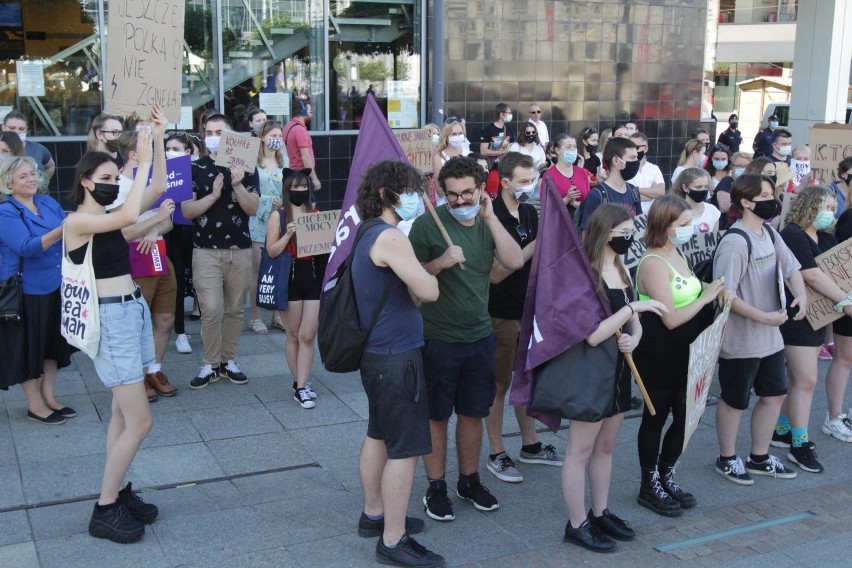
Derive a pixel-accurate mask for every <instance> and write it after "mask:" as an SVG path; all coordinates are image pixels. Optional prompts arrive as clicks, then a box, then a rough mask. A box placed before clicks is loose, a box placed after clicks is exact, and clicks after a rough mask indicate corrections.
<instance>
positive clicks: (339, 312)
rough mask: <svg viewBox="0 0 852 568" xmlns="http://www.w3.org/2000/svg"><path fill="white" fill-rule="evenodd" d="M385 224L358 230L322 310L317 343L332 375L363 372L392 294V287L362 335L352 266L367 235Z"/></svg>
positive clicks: (368, 223)
mask: <svg viewBox="0 0 852 568" xmlns="http://www.w3.org/2000/svg"><path fill="white" fill-rule="evenodd" d="M382 222H383V221H382V220H381V219H368V220H366V221H364V222H363V223H361V225H360V226H359V227H358V232H357V233H356V234H355V241H354V242H353V243H352V250H351V251H350V253H349V257H348V258H347V259H346V260H345V261H344V262H343V266H342V270H341V271H340V272H339V275H338V278H337V283H336V284H334V288H332V289H331V291H330V292H329V293H328V296H326V298H325V301H324V302H323V305H322V310H320V315H319V329H318V330H317V343H318V344H319V352H320V358H321V359H322V364H323V366H324V367H325V368H326V369H327V370H329V371H331V372H332V373H351V372H352V371H357V370H358V369H359V367H360V366H361V355H362V354H363V353H364V345H365V344H366V343H367V338H368V337H369V336H370V331H371V330H372V329H373V326H375V325H376V320H378V318H379V314H381V312H382V307H383V306H384V304H385V301H386V300H387V297H388V292H389V291H390V286H386V287H385V290H384V292H383V293H382V297H381V299H380V300H379V303H378V305H377V306H376V311H375V312H374V313H373V317H372V319H371V320H370V326H369V327H368V328H367V329H366V330H365V331H361V319H360V317H359V314H358V303H357V301H356V298H355V284H354V283H353V282H352V266H351V265H352V260H353V259H354V258H355V251H356V250H357V249H358V242H359V241H360V240H361V236H362V235H363V234H364V231H366V230H367V229H368V228H370V227H374V226H376V225H378V224H380V223H382Z"/></svg>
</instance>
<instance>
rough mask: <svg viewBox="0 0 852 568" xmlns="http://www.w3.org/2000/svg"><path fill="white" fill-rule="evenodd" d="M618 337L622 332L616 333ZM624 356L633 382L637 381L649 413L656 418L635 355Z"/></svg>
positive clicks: (627, 354) (625, 354)
mask: <svg viewBox="0 0 852 568" xmlns="http://www.w3.org/2000/svg"><path fill="white" fill-rule="evenodd" d="M615 336H616V337H619V338H620V337H621V332H620V331H616V332H615ZM622 355H624V359H625V360H626V361H627V366H628V367H630V372H632V373H633V380H634V381H636V386H637V387H639V392H641V393H642V398H643V399H644V400H645V406H647V407H648V412H650V413H651V416H656V415H657V411H656V409H655V408H654V404H653V403H652V402H651V397H650V396H648V391H647V390H645V383H643V382H642V377H640V376H639V371H638V370H637V369H636V363H634V362H633V355H632V354H630V353H622Z"/></svg>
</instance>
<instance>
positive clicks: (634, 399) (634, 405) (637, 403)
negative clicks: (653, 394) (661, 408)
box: [630, 396, 642, 410]
mask: <svg viewBox="0 0 852 568" xmlns="http://www.w3.org/2000/svg"><path fill="white" fill-rule="evenodd" d="M640 408H642V399H641V398H639V397H638V396H631V397H630V410H639V409H640Z"/></svg>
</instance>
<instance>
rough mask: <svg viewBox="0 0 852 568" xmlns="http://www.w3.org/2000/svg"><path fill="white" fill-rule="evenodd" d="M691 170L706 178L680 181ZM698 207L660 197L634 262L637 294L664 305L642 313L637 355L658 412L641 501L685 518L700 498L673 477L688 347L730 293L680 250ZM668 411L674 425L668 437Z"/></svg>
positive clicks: (651, 419)
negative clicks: (704, 277)
mask: <svg viewBox="0 0 852 568" xmlns="http://www.w3.org/2000/svg"><path fill="white" fill-rule="evenodd" d="M687 172H701V173H702V177H703V178H704V180H705V182H706V181H707V176H706V173H705V172H703V171H701V170H698V169H697V168H690V169H687V170H684V173H682V174H681V175H680V176H678V179H681V180H682V179H683V178H684V176H686V175H687ZM699 179H700V178H699ZM703 191H706V186H705V189H704V190H703ZM694 207H695V201H694V200H691V202H687V201H686V200H684V199H682V198H681V197H678V196H676V195H664V196H663V197H659V198H657V199H655V200H654V203H653V205H651V209H650V210H649V211H648V224H647V227H646V229H645V244H646V245H647V246H648V250H647V251H646V253H645V254H644V255H643V256H642V258H641V259H640V260H639V264H638V266H637V268H636V289H637V291H638V292H639V299H640V300H648V299H654V300H657V301H659V302H660V303H662V304H663V305H664V306H665V307H666V310H665V312H664V313H663V314H662V315H657V314H653V313H645V314H642V318H641V320H642V331H643V333H642V341H640V342H639V347H638V348H637V349H636V351H635V353H634V357H635V359H636V367H637V369H638V370H639V374H640V375H641V376H642V380H643V382H644V383H645V388H646V389H647V390H648V396H649V397H650V399H651V403H653V405H654V408H655V409H656V411H657V413H656V415H654V416H651V413H650V412H649V410H648V407H647V406H646V407H645V410H644V412H643V414H642V424H641V426H640V427H639V436H638V446H639V466H640V467H641V468H642V484H641V486H640V489H639V498H638V502H639V504H640V505H642V506H643V507H647V508H649V509H651V510H652V511H654V512H655V513H659V514H660V515H665V516H667V517H676V516H679V515H681V514H682V513H683V509H688V508H690V507H694V506H695V504H696V502H695V498H694V497H693V496H692V494H690V493H687V492H685V491H683V490H681V489H680V487H678V485H677V484H676V483H675V481H674V469H675V465H676V464H677V460H678V459H679V458H680V454H681V451H682V450H683V438H684V430H685V427H686V394H687V393H686V386H687V374H688V372H689V345H690V343H692V342H693V341H695V338H696V337H698V335H699V334H700V333H701V332H702V331H704V328H706V327H707V326H708V325H709V324H710V323H711V322H712V321H713V310H712V306H711V304H712V302H713V301H714V300H716V299H717V298H720V299H721V301H723V302H724V301H727V300H728V297H729V296H730V292H723V291H722V283H723V282H722V280H717V281H715V282H713V283H712V284H702V283H701V280H699V279H698V278H697V277H696V276H695V274H693V273H692V270H691V269H690V267H689V265H688V264H687V262H686V259H685V258H684V256H683V254H682V253H681V252H680V250H679V249H678V247H679V246H680V245H681V244H684V243H685V242H687V241H688V240H689V239H691V238H692V235H693V231H694V223H693V214H694ZM670 414H671V416H672V423H671V425H670V426H669V428H668V430H666V435H665V437H664V438H663V428H664V427H665V424H666V421H667V420H668V417H669V415H670ZM661 441H662V449H661V448H660V442H661Z"/></svg>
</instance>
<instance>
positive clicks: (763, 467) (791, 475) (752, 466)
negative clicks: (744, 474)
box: [745, 456, 796, 479]
mask: <svg viewBox="0 0 852 568" xmlns="http://www.w3.org/2000/svg"><path fill="white" fill-rule="evenodd" d="M745 468H746V471H748V472H749V473H753V474H755V475H770V476H772V477H777V478H778V479H795V477H796V472H795V471H793V470H791V469H787V468H786V467H785V466H784V464H783V463H781V460H779V459H778V458H776V457H775V456H769V457H768V458H767V459H766V460H765V461H762V462H755V461H752V460H751V456H749V458H748V459H747V460H746V465H745Z"/></svg>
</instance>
